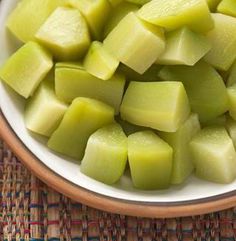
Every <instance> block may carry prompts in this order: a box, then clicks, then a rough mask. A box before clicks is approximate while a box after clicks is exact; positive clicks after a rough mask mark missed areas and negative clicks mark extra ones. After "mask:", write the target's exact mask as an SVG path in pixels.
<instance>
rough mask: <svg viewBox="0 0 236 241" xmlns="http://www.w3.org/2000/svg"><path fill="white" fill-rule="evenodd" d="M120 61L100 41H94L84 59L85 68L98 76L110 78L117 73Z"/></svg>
mask: <svg viewBox="0 0 236 241" xmlns="http://www.w3.org/2000/svg"><path fill="white" fill-rule="evenodd" d="M118 65H119V61H118V60H117V59H115V58H114V57H113V56H112V55H111V54H110V53H109V52H108V51H107V50H106V49H105V48H104V47H103V45H102V43H100V42H97V41H95V42H93V43H92V44H91V45H90V49H89V51H88V53H87V55H86V57H85V59H84V68H85V69H86V70H87V71H88V72H89V73H90V74H92V75H94V76H96V77H97V78H100V79H103V80H108V79H110V78H111V77H112V75H113V74H114V73H115V71H116V69H117V67H118Z"/></svg>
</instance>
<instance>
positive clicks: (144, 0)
mask: <svg viewBox="0 0 236 241" xmlns="http://www.w3.org/2000/svg"><path fill="white" fill-rule="evenodd" d="M126 1H127V2H130V3H133V4H137V5H144V4H145V3H148V2H150V1H151V0H126Z"/></svg>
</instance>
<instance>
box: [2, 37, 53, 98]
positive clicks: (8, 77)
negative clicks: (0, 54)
mask: <svg viewBox="0 0 236 241" xmlns="http://www.w3.org/2000/svg"><path fill="white" fill-rule="evenodd" d="M52 66H53V62H52V56H51V54H50V53H49V52H48V51H47V50H45V49H44V48H43V47H41V46H40V45H39V44H37V43H35V42H28V43H26V44H25V45H24V46H23V47H21V48H20V49H18V50H17V51H16V52H15V53H14V54H13V55H12V56H10V57H9V59H8V60H6V62H5V63H4V64H3V66H1V68H0V78H1V79H2V80H3V81H4V82H5V83H7V84H8V85H9V86H10V87H11V88H12V89H14V90H15V91H16V92H17V93H18V94H19V95H21V96H23V97H24V98H28V97H29V96H30V95H32V94H33V93H34V91H35V89H36V88H37V87H38V85H39V84H40V82H41V81H42V80H43V79H44V77H45V76H46V75H47V74H48V72H49V71H50V69H51V68H52Z"/></svg>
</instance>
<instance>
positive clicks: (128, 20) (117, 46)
mask: <svg viewBox="0 0 236 241" xmlns="http://www.w3.org/2000/svg"><path fill="white" fill-rule="evenodd" d="M103 43H104V47H105V48H106V49H107V50H108V51H110V53H111V54H113V55H114V57H115V58H117V59H118V60H119V61H120V62H122V63H123V64H125V65H127V66H128V67H130V68H131V69H133V70H135V71H136V72H138V73H140V74H143V73H144V72H145V71H146V70H147V69H148V68H149V67H150V66H151V65H152V64H153V63H154V62H155V61H156V59H157V57H158V56H159V55H160V54H161V53H162V52H163V51H164V48H165V41H164V33H163V29H161V28H159V27H157V26H154V25H151V24H148V23H145V22H144V21H142V20H140V19H139V18H138V17H137V16H136V15H135V13H133V12H131V13H129V14H128V15H126V16H125V17H124V18H123V19H122V20H121V21H120V22H119V23H118V25H117V26H116V27H115V28H114V29H113V30H112V31H111V32H110V33H109V34H108V36H107V37H106V38H105V40H104V42H103ZM147 46H148V48H147Z"/></svg>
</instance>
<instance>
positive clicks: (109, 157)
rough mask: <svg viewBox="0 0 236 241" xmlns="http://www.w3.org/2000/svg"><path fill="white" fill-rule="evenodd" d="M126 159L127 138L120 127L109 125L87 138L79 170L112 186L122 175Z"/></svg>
mask: <svg viewBox="0 0 236 241" xmlns="http://www.w3.org/2000/svg"><path fill="white" fill-rule="evenodd" d="M127 158H128V140H127V137H126V135H125V134H124V132H123V130H122V128H121V127H120V125H118V124H116V123H115V124H111V125H108V126H105V127H102V128H101V129H99V130H97V131H96V132H95V133H93V134H92V135H91V136H90V137H89V139H88V142H87V146H86V149H85V155H84V157H83V160H82V162H81V166H80V170H81V172H82V173H84V174H85V175H87V176H89V177H92V178H94V179H96V180H98V181H100V182H103V183H106V184H113V183H116V182H117V181H118V180H119V179H120V177H121V176H122V174H123V173H124V170H125V167H126V162H127Z"/></svg>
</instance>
